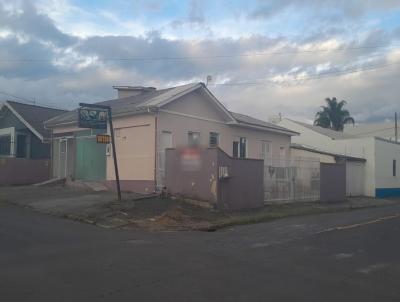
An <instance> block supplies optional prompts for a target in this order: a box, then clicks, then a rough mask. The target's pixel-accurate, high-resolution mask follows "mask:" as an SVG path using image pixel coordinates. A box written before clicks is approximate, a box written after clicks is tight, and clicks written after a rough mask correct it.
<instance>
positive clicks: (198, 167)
mask: <svg viewBox="0 0 400 302" xmlns="http://www.w3.org/2000/svg"><path fill="white" fill-rule="evenodd" d="M198 152H199V153H198V155H199V158H198V160H199V162H193V163H191V162H187V161H185V159H184V158H183V155H182V150H179V149H167V150H166V155H165V158H166V161H165V164H166V165H165V185H166V188H167V191H168V192H169V193H171V194H173V195H176V196H181V197H184V198H190V199H195V200H201V201H208V202H210V203H211V204H212V205H213V206H217V202H218V195H217V186H218V150H217V149H199V150H198ZM193 161H196V159H193ZM190 165H191V166H192V167H190ZM186 166H188V167H186Z"/></svg>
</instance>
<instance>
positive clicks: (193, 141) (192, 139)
mask: <svg viewBox="0 0 400 302" xmlns="http://www.w3.org/2000/svg"><path fill="white" fill-rule="evenodd" d="M188 144H189V146H198V145H200V132H189V133H188Z"/></svg>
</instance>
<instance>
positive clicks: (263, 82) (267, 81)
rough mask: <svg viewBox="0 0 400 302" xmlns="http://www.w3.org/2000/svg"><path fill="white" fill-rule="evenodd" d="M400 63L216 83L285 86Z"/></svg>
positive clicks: (218, 84) (221, 84)
mask: <svg viewBox="0 0 400 302" xmlns="http://www.w3.org/2000/svg"><path fill="white" fill-rule="evenodd" d="M399 64H400V62H396V63H388V64H383V65H370V66H365V67H364V68H358V67H353V68H348V69H346V70H339V71H331V72H329V71H327V72H323V73H320V74H316V75H312V76H308V77H303V78H299V79H292V80H285V81H282V82H276V81H273V78H263V79H258V80H255V81H252V82H236V83H235V82H232V83H216V84H214V85H215V86H247V85H248V86H251V85H266V84H273V85H278V86H284V85H285V84H288V83H293V82H295V83H296V82H301V81H310V80H319V79H324V78H329V77H337V76H343V75H348V74H352V73H358V72H366V71H371V70H376V69H382V68H387V67H391V66H394V65H399Z"/></svg>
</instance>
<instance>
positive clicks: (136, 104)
mask: <svg viewBox="0 0 400 302" xmlns="http://www.w3.org/2000/svg"><path fill="white" fill-rule="evenodd" d="M197 89H203V91H204V92H205V94H206V95H207V96H208V97H210V99H211V100H212V101H213V102H214V103H215V105H216V106H217V107H218V108H219V109H220V110H221V111H222V112H223V113H224V114H225V115H226V116H227V120H228V122H227V124H228V125H234V126H242V127H251V128H253V129H258V130H266V131H273V132H279V133H284V134H286V135H296V134H298V133H297V132H295V131H291V130H289V129H286V128H283V127H280V126H277V125H275V124H271V123H267V122H265V121H261V120H258V119H255V118H252V117H250V116H247V115H244V114H239V113H234V112H230V111H228V110H227V109H226V108H225V106H224V105H222V104H221V103H220V102H219V101H218V99H217V98H216V97H215V96H214V95H213V94H212V93H211V92H210V91H209V90H208V89H207V87H206V86H205V85H204V84H203V83H191V84H187V85H182V86H177V87H171V88H167V89H160V90H156V89H148V90H144V91H143V92H142V93H140V94H137V95H134V96H129V97H125V98H117V99H112V100H108V101H103V102H99V103H96V104H98V105H107V106H110V107H111V109H112V114H113V116H122V115H131V114H137V113H144V112H148V111H151V110H157V109H160V108H162V107H163V106H165V105H167V104H169V103H170V102H172V101H174V100H176V99H178V98H179V97H181V96H184V95H186V94H188V93H190V92H192V91H195V90H197ZM77 117H78V114H77V110H74V111H70V112H67V113H65V114H62V115H60V116H57V117H55V118H53V119H50V120H48V121H46V123H45V124H46V126H47V127H54V126H57V125H67V124H76V122H77Z"/></svg>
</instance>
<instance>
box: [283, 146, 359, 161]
mask: <svg viewBox="0 0 400 302" xmlns="http://www.w3.org/2000/svg"><path fill="white" fill-rule="evenodd" d="M290 148H293V149H298V150H304V151H309V152H314V153H318V154H324V155H330V156H333V157H335V158H343V159H346V160H349V161H360V162H365V161H366V159H365V158H361V157H354V156H349V155H346V154H342V153H333V152H328V151H325V150H321V149H319V148H316V147H312V146H308V145H303V144H295V143H291V144H290Z"/></svg>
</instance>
